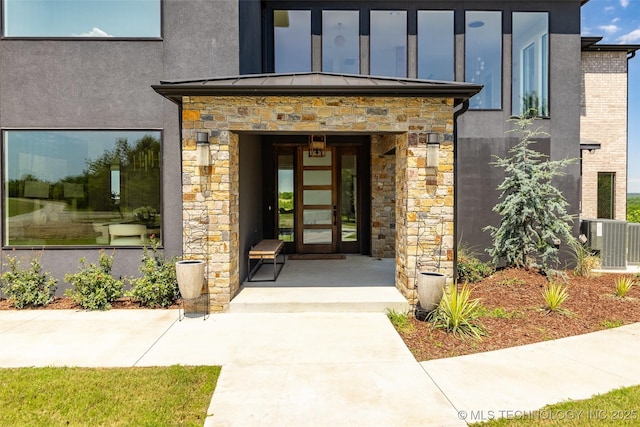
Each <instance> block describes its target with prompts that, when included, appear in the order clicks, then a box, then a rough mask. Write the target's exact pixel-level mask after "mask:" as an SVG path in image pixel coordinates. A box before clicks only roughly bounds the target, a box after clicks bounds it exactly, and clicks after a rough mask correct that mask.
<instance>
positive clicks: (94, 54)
mask: <svg viewBox="0 0 640 427" xmlns="http://www.w3.org/2000/svg"><path fill="white" fill-rule="evenodd" d="M162 7H163V20H162V40H157V41H140V40H137V41H136V40H132V41H114V40H97V41H96V40H11V39H3V40H0V127H1V128H3V129H6V128H24V129H33V128H45V129H61V128H62V129H83V128H91V129H114V128H115V129H123V128H126V129H160V130H162V131H163V147H162V164H163V168H162V197H163V208H162V217H163V230H162V232H163V242H164V248H165V253H166V254H167V255H169V256H174V255H177V256H179V255H181V254H182V231H181V229H182V209H181V200H182V198H181V173H180V167H179V165H180V156H181V150H180V145H181V137H180V112H179V110H178V107H177V106H176V105H175V104H173V103H171V102H170V101H167V100H166V99H164V98H163V97H161V96H160V95H158V94H157V93H155V92H154V91H153V90H152V89H151V85H153V84H157V83H158V82H159V81H160V80H162V79H176V78H180V79H188V78H202V77H207V76H220V75H236V74H238V72H239V59H238V58H239V54H238V49H239V48H238V46H239V41H238V40H239V37H238V2H237V0H217V1H200V0H180V1H163V2H162ZM0 191H1V190H0ZM0 237H2V241H4V237H3V236H0ZM98 251H99V250H98V249H97V248H94V249H86V248H80V249H49V250H45V251H44V253H43V255H42V261H43V268H44V270H46V271H50V272H51V273H53V274H54V275H55V276H56V277H57V278H58V279H59V280H60V283H59V286H60V290H59V292H58V293H61V292H62V290H63V288H64V287H66V284H65V283H64V282H63V281H62V280H63V278H64V274H65V273H70V272H74V271H75V270H76V269H77V266H78V260H79V258H80V257H86V258H87V261H88V262H93V261H95V260H97V257H98ZM141 252H142V251H141V250H140V249H123V248H118V249H116V251H115V256H116V258H115V262H114V273H115V275H117V276H132V275H136V274H138V266H139V262H140V256H141ZM3 253H5V254H6V253H7V251H6V250H4V251H3ZM17 254H18V255H24V256H25V257H27V258H29V257H31V256H32V255H33V251H32V250H31V249H24V250H18V251H17Z"/></svg>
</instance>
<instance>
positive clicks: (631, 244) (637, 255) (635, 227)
mask: <svg viewBox="0 0 640 427" xmlns="http://www.w3.org/2000/svg"><path fill="white" fill-rule="evenodd" d="M627 262H628V263H629V264H640V224H635V223H629V224H627Z"/></svg>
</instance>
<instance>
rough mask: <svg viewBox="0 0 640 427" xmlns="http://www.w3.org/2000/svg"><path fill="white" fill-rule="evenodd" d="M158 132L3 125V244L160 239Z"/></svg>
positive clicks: (86, 243) (138, 242) (135, 242)
mask: <svg viewBox="0 0 640 427" xmlns="http://www.w3.org/2000/svg"><path fill="white" fill-rule="evenodd" d="M160 138H161V133H160V131H126V130H121V131H88V130H87V131H84V130H83V131H58V130H7V131H4V132H3V142H4V150H3V157H4V158H3V172H4V173H3V181H4V182H3V189H4V192H3V203H4V206H3V208H4V209H3V213H4V218H3V223H4V225H5V227H6V228H5V234H4V242H3V244H4V245H9V246H38V247H41V246H95V245H99V246H107V245H110V246H114V245H126V246H141V245H143V244H145V243H146V241H147V240H148V238H149V237H150V236H151V235H155V236H156V237H159V236H160V217H161V203H160V200H161V197H160V183H161V174H160Z"/></svg>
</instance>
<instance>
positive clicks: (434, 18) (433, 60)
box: [418, 10, 454, 81]
mask: <svg viewBox="0 0 640 427" xmlns="http://www.w3.org/2000/svg"><path fill="white" fill-rule="evenodd" d="M453 55H454V47H453V11H449V10H438V11H435V10H429V11H426V10H419V11H418V77H419V78H421V79H429V80H448V81H453V80H454V75H453V63H454V58H453Z"/></svg>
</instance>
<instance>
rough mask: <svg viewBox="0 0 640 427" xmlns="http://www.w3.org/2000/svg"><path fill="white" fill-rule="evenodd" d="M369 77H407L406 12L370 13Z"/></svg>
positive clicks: (382, 11)
mask: <svg viewBox="0 0 640 427" xmlns="http://www.w3.org/2000/svg"><path fill="white" fill-rule="evenodd" d="M370 37H371V40H370V44H371V45H370V50H371V52H370V57H371V59H370V60H371V75H376V76H390V77H406V76H407V12H406V11H395V10H372V11H371V36H370Z"/></svg>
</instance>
